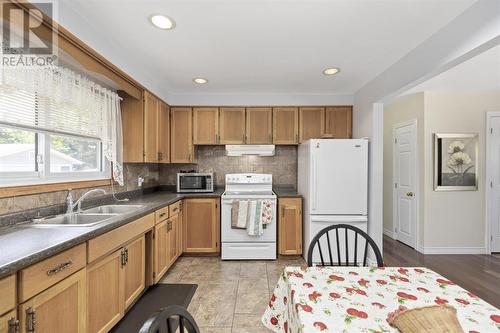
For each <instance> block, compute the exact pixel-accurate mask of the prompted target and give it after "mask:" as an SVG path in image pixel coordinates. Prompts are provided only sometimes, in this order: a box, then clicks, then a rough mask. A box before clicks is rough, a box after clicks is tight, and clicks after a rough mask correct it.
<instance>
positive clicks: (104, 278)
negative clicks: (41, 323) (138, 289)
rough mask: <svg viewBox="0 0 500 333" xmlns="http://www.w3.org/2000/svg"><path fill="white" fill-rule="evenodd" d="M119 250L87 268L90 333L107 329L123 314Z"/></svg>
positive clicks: (122, 271) (121, 268)
mask: <svg viewBox="0 0 500 333" xmlns="http://www.w3.org/2000/svg"><path fill="white" fill-rule="evenodd" d="M122 251H123V249H119V250H117V251H115V252H113V253H112V254H110V255H108V256H106V257H104V258H102V259H101V260H99V261H97V262H95V263H94V264H92V265H91V266H90V267H89V268H87V331H88V332H90V333H95V332H107V331H109V330H110V329H111V327H113V326H114V325H115V324H116V323H117V322H118V321H119V320H120V318H121V317H122V316H123V312H124V304H125V300H124V293H123V291H124V287H123V282H124V274H123V273H124V270H123V267H124V262H123V256H122ZM66 332H71V331H66Z"/></svg>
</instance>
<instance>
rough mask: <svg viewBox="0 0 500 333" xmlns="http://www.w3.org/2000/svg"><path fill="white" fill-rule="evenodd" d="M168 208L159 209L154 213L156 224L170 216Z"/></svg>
mask: <svg viewBox="0 0 500 333" xmlns="http://www.w3.org/2000/svg"><path fill="white" fill-rule="evenodd" d="M168 207H169V206H167V207H163V208H160V209H158V210H157V211H156V212H155V222H156V223H160V222H161V221H165V220H166V219H168V217H169V216H170V215H169V208H168Z"/></svg>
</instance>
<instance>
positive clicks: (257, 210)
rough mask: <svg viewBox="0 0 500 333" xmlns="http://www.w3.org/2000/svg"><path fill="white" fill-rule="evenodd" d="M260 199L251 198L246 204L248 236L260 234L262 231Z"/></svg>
mask: <svg viewBox="0 0 500 333" xmlns="http://www.w3.org/2000/svg"><path fill="white" fill-rule="evenodd" d="M261 216H262V200H252V201H250V202H249V204H248V223H247V232H248V235H249V236H260V235H262V234H263V233H264V230H263V228H262V220H261Z"/></svg>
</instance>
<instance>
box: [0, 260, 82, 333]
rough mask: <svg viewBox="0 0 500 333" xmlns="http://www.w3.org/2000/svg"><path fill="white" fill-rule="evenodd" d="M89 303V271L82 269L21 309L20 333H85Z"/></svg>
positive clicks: (20, 307)
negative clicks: (87, 292)
mask: <svg viewBox="0 0 500 333" xmlns="http://www.w3.org/2000/svg"><path fill="white" fill-rule="evenodd" d="M85 299H86V270H85V269H82V270H80V271H78V272H76V273H74V274H73V275H71V276H69V277H67V278H66V279H64V280H62V281H61V282H58V283H57V284H55V285H53V286H52V287H50V288H49V289H47V290H45V291H43V292H41V293H40V294H38V295H36V296H34V297H33V298H31V299H30V300H28V301H26V302H24V303H22V304H21V305H19V317H20V318H19V319H20V323H19V327H20V330H21V332H37V333H54V332H75V333H85V332H87V330H86V322H85V318H86V317H85V312H86V302H85ZM2 332H3V331H2Z"/></svg>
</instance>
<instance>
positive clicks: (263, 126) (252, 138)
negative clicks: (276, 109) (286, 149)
mask: <svg viewBox="0 0 500 333" xmlns="http://www.w3.org/2000/svg"><path fill="white" fill-rule="evenodd" d="M246 111H247V120H246V139H247V140H246V143H248V144H271V143H273V110H272V108H247V110H246Z"/></svg>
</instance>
